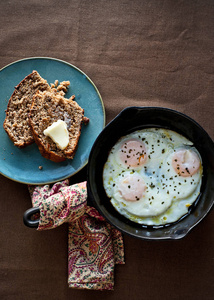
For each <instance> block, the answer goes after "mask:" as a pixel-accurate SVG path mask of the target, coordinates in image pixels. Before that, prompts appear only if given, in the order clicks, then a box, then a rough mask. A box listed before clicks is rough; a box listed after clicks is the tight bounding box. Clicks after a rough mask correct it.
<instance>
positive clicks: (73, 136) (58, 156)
mask: <svg viewBox="0 0 214 300" xmlns="http://www.w3.org/2000/svg"><path fill="white" fill-rule="evenodd" d="M73 99H74V97H71V98H70V99H66V98H64V96H62V95H60V94H58V93H56V92H54V91H51V92H49V91H44V92H41V91H37V93H36V94H35V95H34V97H33V103H32V106H31V109H30V115H29V124H30V127H31V131H32V134H33V137H34V140H35V142H36V143H37V145H38V147H39V150H40V152H41V154H42V156H43V157H45V158H47V159H50V160H52V161H54V162H61V161H64V160H65V159H73V157H74V155H75V152H76V150H77V146H78V141H79V137H80V133H81V128H82V123H83V120H84V110H83V109H82V108H81V107H80V106H79V105H78V104H77V102H76V101H74V100H73ZM58 120H62V121H64V122H65V123H66V124H67V130H68V133H69V144H68V146H67V147H66V148H65V149H64V150H61V149H60V148H59V147H58V145H57V144H56V143H55V142H54V141H53V140H52V139H51V138H50V137H48V136H46V135H44V133H43V132H44V130H45V129H47V128H48V127H49V126H51V125H52V124H53V123H54V122H56V121H58Z"/></svg>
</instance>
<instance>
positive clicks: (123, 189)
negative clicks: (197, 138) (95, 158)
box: [103, 128, 202, 226]
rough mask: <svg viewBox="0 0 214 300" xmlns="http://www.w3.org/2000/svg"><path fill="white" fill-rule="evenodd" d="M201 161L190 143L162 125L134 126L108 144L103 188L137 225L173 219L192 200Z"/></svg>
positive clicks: (171, 221)
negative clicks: (129, 131) (115, 141)
mask: <svg viewBox="0 0 214 300" xmlns="http://www.w3.org/2000/svg"><path fill="white" fill-rule="evenodd" d="M201 182H202V160H201V157H200V154H199V152H198V151H197V149H196V148H195V147H194V146H193V143H192V142H191V141H189V140H188V139H186V138H185V137H184V136H182V135H180V134H178V133H176V132H174V131H172V130H167V129H161V128H148V129H142V130H137V131H135V132H133V133H130V134H128V135H126V136H124V137H121V138H120V139H119V140H118V142H117V143H116V144H115V145H114V146H113V147H112V149H111V151H110V153H109V155H108V158H107V161H106V163H105V165H104V169H103V186H104V189H105V192H106V194H107V196H108V197H109V199H110V201H111V204H112V205H113V206H114V208H115V209H116V210H117V211H118V212H119V213H120V214H122V215H123V216H125V217H126V218H128V219H130V220H131V221H134V222H136V223H139V224H143V225H152V226H155V225H165V224H168V223H173V222H176V221H178V220H179V219H180V218H181V217H182V216H184V215H185V214H187V213H188V210H189V208H190V207H191V205H192V204H193V203H194V202H195V201H196V199H197V197H198V195H199V193H200V187H201Z"/></svg>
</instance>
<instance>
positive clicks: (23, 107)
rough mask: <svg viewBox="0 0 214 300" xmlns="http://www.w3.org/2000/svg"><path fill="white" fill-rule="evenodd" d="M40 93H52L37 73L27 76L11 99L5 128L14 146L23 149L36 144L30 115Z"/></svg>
mask: <svg viewBox="0 0 214 300" xmlns="http://www.w3.org/2000/svg"><path fill="white" fill-rule="evenodd" d="M38 90H40V91H51V88H50V86H49V85H48V83H47V81H46V80H45V79H43V78H42V77H41V76H40V75H39V73H38V72H37V71H33V72H32V73H31V74H29V75H28V76H26V77H25V78H24V79H23V80H22V81H21V82H20V83H19V84H18V85H17V86H16V87H15V90H14V92H13V94H12V96H11V97H10V99H9V102H8V106H7V110H6V117H5V120H4V124H3V127H4V129H5V131H6V132H7V134H8V136H9V137H10V139H11V140H12V141H13V143H14V145H15V146H17V147H19V148H22V147H25V146H27V145H30V144H32V143H33V142H34V138H33V135H32V133H31V129H30V126H29V120H28V115H29V112H30V108H31V105H32V100H33V96H34V95H35V93H36V92H37V91H38Z"/></svg>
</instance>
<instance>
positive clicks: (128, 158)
mask: <svg viewBox="0 0 214 300" xmlns="http://www.w3.org/2000/svg"><path fill="white" fill-rule="evenodd" d="M119 158H120V160H121V162H122V163H123V164H124V165H127V166H130V167H132V168H136V167H138V166H141V165H143V164H145V162H146V161H147V154H146V147H145V145H144V143H141V142H140V141H137V140H128V141H126V142H124V143H123V145H122V146H121V148H120V152H119Z"/></svg>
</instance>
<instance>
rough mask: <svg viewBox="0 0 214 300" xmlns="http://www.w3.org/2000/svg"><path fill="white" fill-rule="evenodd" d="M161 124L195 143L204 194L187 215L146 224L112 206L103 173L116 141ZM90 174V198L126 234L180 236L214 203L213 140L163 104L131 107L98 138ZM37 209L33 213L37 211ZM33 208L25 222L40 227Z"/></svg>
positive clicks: (168, 237)
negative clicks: (168, 222)
mask: <svg viewBox="0 0 214 300" xmlns="http://www.w3.org/2000/svg"><path fill="white" fill-rule="evenodd" d="M149 127H159V128H166V129H171V130H174V131H176V132H178V133H180V134H182V135H184V136H185V137H187V138H188V139H189V140H191V141H192V142H193V143H194V146H195V147H196V148H197V149H198V151H199V153H200V154H201V157H202V161H203V180H202V187H201V193H200V195H199V197H198V199H197V200H196V202H195V204H194V205H193V206H192V207H191V209H190V210H189V212H188V214H187V215H185V216H184V217H183V218H181V219H180V220H179V221H178V222H176V223H173V224H168V225H165V226H156V227H151V226H143V225H140V224H137V223H135V222H132V221H130V220H128V219H126V218H125V217H123V216H122V215H120V214H119V213H118V212H117V211H116V210H115V209H114V208H113V206H112V205H111V203H110V201H109V198H108V197H107V195H106V193H105V190H104V188H103V182H102V172H103V166H104V164H105V161H106V160H107V156H108V153H109V151H110V149H111V148H112V146H113V145H114V144H115V143H116V142H117V140H118V139H119V138H120V137H121V136H124V135H126V134H128V133H130V132H132V131H135V130H139V129H143V128H149ZM87 170H88V174H87V190H88V198H89V200H90V201H92V205H93V206H94V207H95V208H96V209H97V210H98V211H99V212H100V213H101V214H102V215H103V216H104V217H105V219H106V220H107V221H108V222H109V223H111V224H112V225H113V226H115V227H116V228H117V229H119V230H120V231H121V232H123V233H125V234H129V235H131V236H133V237H136V238H140V239H147V240H162V239H163V240H164V239H180V238H183V237H184V236H186V234H187V233H188V232H189V231H190V230H191V229H192V228H194V227H195V226H196V225H197V224H198V223H199V222H200V221H201V220H202V219H203V218H204V217H205V216H206V215H207V214H208V212H209V211H210V210H211V208H212V206H213V204H214V184H213V182H214V143H213V141H212V140H211V138H210V137H209V136H208V134H207V133H206V132H205V131H204V129H203V128H202V127H201V126H200V125H199V124H198V123H196V122H195V121H194V120H193V119H191V118H189V117H188V116H186V115H184V114H182V113H180V112H177V111H175V110H171V109H168V108H161V107H128V108H126V109H124V110H123V111H122V112H121V113H120V114H119V115H118V116H117V117H116V118H115V119H114V120H113V121H111V122H110V123H109V124H108V125H107V126H106V127H105V128H104V129H103V131H102V132H101V133H100V134H99V136H98V137H97V139H96V141H95V143H94V145H93V147H92V149H91V152H90V156H89V162H88V167H87ZM38 211H39V209H38V208H34V213H35V212H38ZM31 214H32V209H30V210H28V211H26V212H25V214H24V223H25V225H27V226H29V227H37V226H38V221H30V215H31Z"/></svg>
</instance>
